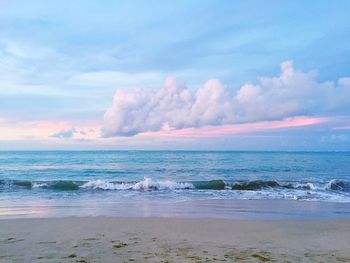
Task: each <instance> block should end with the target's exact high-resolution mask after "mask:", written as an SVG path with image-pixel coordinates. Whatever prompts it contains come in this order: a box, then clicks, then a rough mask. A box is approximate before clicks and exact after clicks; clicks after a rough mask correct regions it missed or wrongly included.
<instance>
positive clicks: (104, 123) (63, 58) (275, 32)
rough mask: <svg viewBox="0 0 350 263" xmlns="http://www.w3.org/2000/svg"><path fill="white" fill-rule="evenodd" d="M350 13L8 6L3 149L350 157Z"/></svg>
mask: <svg viewBox="0 0 350 263" xmlns="http://www.w3.org/2000/svg"><path fill="white" fill-rule="evenodd" d="M349 14H350V1H345V0H344V1H341V0H339V1H322V0H321V1H283V0H282V1H280V0H278V1H277V0H276V1H272V0H267V1H250V0H245V1H231V0H228V1H226V0H222V1H213V0H211V1H205V0H203V1H202V0H201V1H199V0H197V1H191V0H186V1H181V0H180V1H167V0H166V1H160V0H158V1H151V0H149V1H135V0H128V1H108V0H106V1H94V0H91V1H83V0H76V1H38V0H32V1H24V0H22V1H20V0H0V150H18V149H20V150H40V149H45V150H56V149H59V150H63V149H67V150H68V149H74V150H80V149H82V150H86V149H106V150H110V149H131V150H132V149H145V150H148V149H174V150H177V149H194V150H350V44H349V43H350V19H349Z"/></svg>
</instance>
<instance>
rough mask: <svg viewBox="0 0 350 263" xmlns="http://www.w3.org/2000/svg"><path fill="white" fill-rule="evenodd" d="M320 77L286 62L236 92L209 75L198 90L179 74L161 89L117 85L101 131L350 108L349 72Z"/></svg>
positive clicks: (165, 127) (262, 118)
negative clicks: (333, 78) (274, 73)
mask: <svg viewBox="0 0 350 263" xmlns="http://www.w3.org/2000/svg"><path fill="white" fill-rule="evenodd" d="M316 76H317V74H316V72H315V71H311V72H302V71H299V70H297V69H295V68H294V66H293V63H292V62H291V61H286V62H283V63H282V64H281V73H280V75H279V76H277V77H261V78H259V79H258V82H257V83H256V84H253V83H246V84H244V85H243V86H241V87H240V88H239V89H238V91H237V92H235V93H234V92H232V91H231V90H230V89H229V88H228V87H227V86H225V85H223V84H222V83H221V82H220V81H219V80H217V79H210V80H208V81H207V82H206V83H205V84H204V85H203V86H202V87H200V88H199V89H198V90H197V91H195V92H193V91H191V90H189V89H188V88H187V87H186V85H185V84H184V83H183V82H181V81H180V80H178V79H176V78H168V79H166V81H165V84H164V86H163V87H162V88H161V89H159V90H149V89H142V88H139V89H133V90H125V89H118V90H117V91H116V93H115V95H114V99H113V103H112V105H111V107H110V108H108V109H107V111H106V112H105V114H104V124H103V128H102V134H103V136H104V137H113V136H133V135H136V134H138V133H143V132H155V131H160V130H172V129H175V130H177V129H184V128H201V127H206V126H221V125H230V124H237V123H251V122H258V121H271V120H282V119H284V118H288V117H295V116H301V115H303V116H315V115H329V114H330V113H332V114H346V113H347V112H349V110H350V107H349V105H350V77H349V78H341V79H339V80H338V81H337V82H318V81H317V79H316Z"/></svg>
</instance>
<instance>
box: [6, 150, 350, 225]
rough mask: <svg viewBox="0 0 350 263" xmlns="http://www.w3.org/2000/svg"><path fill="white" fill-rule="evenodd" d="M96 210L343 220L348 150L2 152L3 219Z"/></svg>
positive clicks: (349, 196) (347, 202) (348, 200)
mask: <svg viewBox="0 0 350 263" xmlns="http://www.w3.org/2000/svg"><path fill="white" fill-rule="evenodd" d="M101 215H102V216H110V215H112V216H146V217H152V216H154V217H166V216H172V217H222V218H238V219H239V218H252V219H255V218H260V219H261V218H263V219H265V218H266V219H280V218H282V219H284V218H287V219H288V218H290V219H293V218H319V217H321V218H322V217H350V152H245V151H2V152H0V219H1V218H21V217H61V216H101Z"/></svg>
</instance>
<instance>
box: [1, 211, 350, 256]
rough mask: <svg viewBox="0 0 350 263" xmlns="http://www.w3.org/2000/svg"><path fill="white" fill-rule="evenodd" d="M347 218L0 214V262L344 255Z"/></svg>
mask: <svg viewBox="0 0 350 263" xmlns="http://www.w3.org/2000/svg"><path fill="white" fill-rule="evenodd" d="M349 229H350V220H334V219H332V220H330V219H322V220H303V221H298V220H291V221H286V220H284V221H263V220H254V221H253V220H232V219H203V218H202V219H198V218H197V219H195V218H192V219H179V218H127V217H126V218H122V217H79V218H72V217H69V218H38V219H14V220H9V219H4V220H0V262H16V261H19V262H132V261H133V262H219V261H226V262H270V261H271V262H273V261H275V262H320V261H323V262H349V261H350V251H349V246H350V234H349V232H348V230H349Z"/></svg>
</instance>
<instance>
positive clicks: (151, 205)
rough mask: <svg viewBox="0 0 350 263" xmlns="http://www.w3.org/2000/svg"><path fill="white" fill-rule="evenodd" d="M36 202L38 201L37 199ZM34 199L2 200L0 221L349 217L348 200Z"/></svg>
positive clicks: (308, 218)
mask: <svg viewBox="0 0 350 263" xmlns="http://www.w3.org/2000/svg"><path fill="white" fill-rule="evenodd" d="M39 201H40V202H39ZM39 201H37V200H35V202H30V201H25V200H24V201H23V202H22V203H21V204H20V205H18V204H17V203H2V204H1V206H0V222H1V221H2V220H7V219H15V218H64V217H78V218H79V217H99V216H103V217H124V218H125V217H130V218H184V219H186V218H196V219H201V218H207V219H210V218H211V219H233V220H260V221H263V220H266V221H269V220H275V221H286V220H287V221H288V220H319V219H322V220H329V219H349V220H350V204H349V203H333V202H319V201H300V200H231V199H208V200H187V201H168V200H156V201H155V200H143V201H136V202H135V201H134V202H133V201H118V200H115V201H109V202H104V200H103V199H95V198H93V199H91V200H90V199H87V200H86V201H85V202H79V200H78V201H75V200H70V203H67V202H66V200H57V201H56V200H55V201H54V202H53V203H52V201H50V200H44V199H42V200H39Z"/></svg>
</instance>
